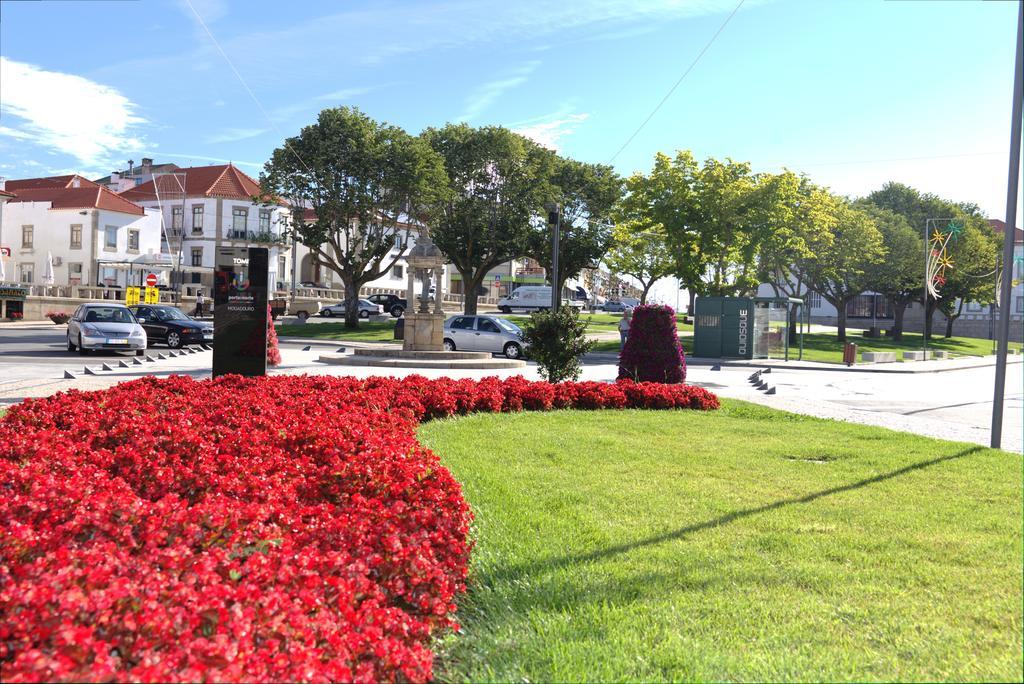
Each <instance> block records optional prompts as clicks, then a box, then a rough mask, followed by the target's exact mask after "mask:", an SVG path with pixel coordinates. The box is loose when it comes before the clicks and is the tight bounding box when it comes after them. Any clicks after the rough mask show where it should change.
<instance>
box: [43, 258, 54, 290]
mask: <svg viewBox="0 0 1024 684" xmlns="http://www.w3.org/2000/svg"><path fill="white" fill-rule="evenodd" d="M43 284H44V285H53V252H47V253H46V270H45V271H44V272H43Z"/></svg>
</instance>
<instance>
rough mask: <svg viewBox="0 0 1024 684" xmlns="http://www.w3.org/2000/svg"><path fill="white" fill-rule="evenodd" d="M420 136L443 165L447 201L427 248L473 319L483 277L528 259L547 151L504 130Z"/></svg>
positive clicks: (550, 159) (455, 127) (546, 195)
mask: <svg viewBox="0 0 1024 684" xmlns="http://www.w3.org/2000/svg"><path fill="white" fill-rule="evenodd" d="M421 137H422V139H423V140H424V141H426V142H427V144H429V145H430V147H431V148H433V150H434V151H435V152H437V153H438V154H439V155H440V156H441V158H442V159H443V160H444V167H445V170H446V171H447V182H446V184H445V187H444V191H445V195H446V199H445V201H444V202H443V203H442V205H441V207H440V211H439V212H438V213H437V214H436V217H435V220H434V222H433V223H432V226H431V237H432V238H433V240H434V243H435V244H436V245H437V246H438V247H439V248H440V249H441V251H442V252H444V254H445V256H447V257H448V258H449V259H450V260H451V262H452V264H453V265H454V266H455V269H456V270H457V271H458V272H459V275H460V277H461V278H462V284H463V287H464V291H465V298H466V300H465V307H464V311H465V313H467V314H475V313H476V310H477V295H478V292H479V290H480V286H481V283H482V282H483V279H484V276H485V275H486V274H487V272H488V271H490V270H491V269H492V268H494V267H495V266H497V265H499V264H501V263H503V262H505V261H509V260H510V259H514V258H516V257H520V256H523V255H524V254H527V253H528V252H529V249H530V239H531V236H532V234H533V232H534V231H535V226H536V225H537V223H538V221H541V220H543V219H542V218H540V213H541V212H542V211H543V206H544V203H545V202H548V201H551V200H553V199H554V197H555V196H556V192H555V191H554V190H553V189H552V186H551V177H552V175H553V173H554V170H555V166H556V164H555V161H556V158H555V155H554V153H552V152H550V151H548V150H545V149H544V148H542V147H540V146H539V145H537V144H536V143H534V142H533V141H532V140H529V139H527V138H525V137H523V136H521V135H518V134H516V133H513V132H512V131H510V130H508V129H507V128H502V127H498V126H487V127H483V128H472V127H470V126H468V125H466V124H448V125H446V126H444V127H443V128H428V129H427V130H425V131H424V132H423V133H422V136H421Z"/></svg>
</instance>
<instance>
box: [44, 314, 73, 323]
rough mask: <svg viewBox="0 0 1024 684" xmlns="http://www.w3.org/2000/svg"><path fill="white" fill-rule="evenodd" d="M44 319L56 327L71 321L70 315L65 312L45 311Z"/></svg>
mask: <svg viewBox="0 0 1024 684" xmlns="http://www.w3.org/2000/svg"><path fill="white" fill-rule="evenodd" d="M46 317H47V318H49V319H50V320H51V321H53V322H54V323H55V324H57V325H64V324H65V323H67V322H68V321H69V320H70V319H71V314H69V313H68V312H66V311H47V312H46Z"/></svg>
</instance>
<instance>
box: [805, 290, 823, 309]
mask: <svg viewBox="0 0 1024 684" xmlns="http://www.w3.org/2000/svg"><path fill="white" fill-rule="evenodd" d="M807 306H809V307H810V308H812V309H820V308H821V295H820V294H818V293H817V292H808V293H807Z"/></svg>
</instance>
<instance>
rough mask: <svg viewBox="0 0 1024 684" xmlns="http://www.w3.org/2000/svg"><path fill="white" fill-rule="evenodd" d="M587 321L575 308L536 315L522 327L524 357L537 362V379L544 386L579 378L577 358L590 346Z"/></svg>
mask: <svg viewBox="0 0 1024 684" xmlns="http://www.w3.org/2000/svg"><path fill="white" fill-rule="evenodd" d="M586 329H587V321H585V320H581V319H580V314H579V311H578V310H577V309H576V307H572V306H563V307H562V308H560V309H559V310H557V311H536V312H534V313H532V314H530V320H528V321H527V322H526V323H524V324H523V341H524V342H526V344H527V345H528V347H527V350H526V351H527V354H528V355H529V357H530V358H531V359H533V360H534V361H536V362H537V365H538V366H539V369H538V370H539V372H540V376H541V377H542V378H543V379H545V380H547V381H548V382H562V381H563V380H575V379H576V378H578V377H579V376H580V370H581V369H580V357H581V356H583V355H584V354H586V353H587V352H588V351H590V348H591V347H593V346H594V341H593V340H588V339H587V335H586Z"/></svg>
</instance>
